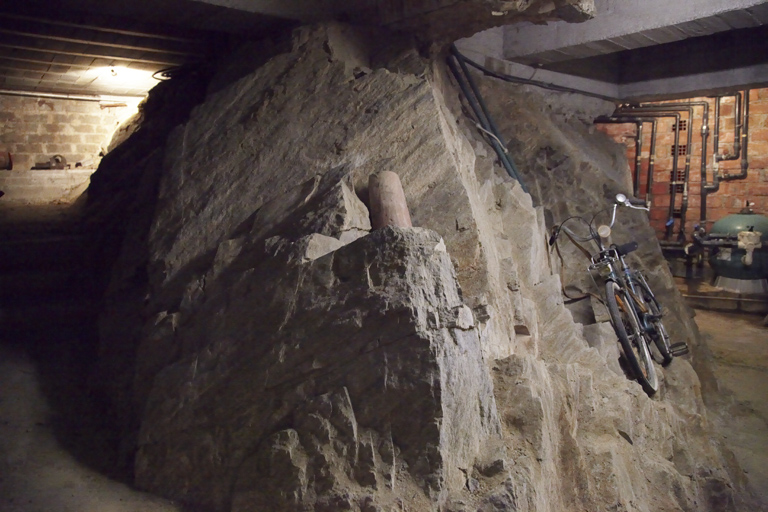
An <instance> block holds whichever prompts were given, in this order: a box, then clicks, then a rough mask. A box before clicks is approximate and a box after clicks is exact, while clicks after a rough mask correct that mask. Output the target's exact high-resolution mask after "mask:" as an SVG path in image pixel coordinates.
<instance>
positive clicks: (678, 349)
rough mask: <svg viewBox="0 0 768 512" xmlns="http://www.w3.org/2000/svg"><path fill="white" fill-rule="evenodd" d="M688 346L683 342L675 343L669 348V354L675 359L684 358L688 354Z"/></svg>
mask: <svg viewBox="0 0 768 512" xmlns="http://www.w3.org/2000/svg"><path fill="white" fill-rule="evenodd" d="M689 350H690V349H689V348H688V344H687V343H685V342H682V343H675V344H674V345H671V346H670V347H669V353H670V354H672V355H673V356H675V357H680V356H684V355H685V354H687V353H688V352H689Z"/></svg>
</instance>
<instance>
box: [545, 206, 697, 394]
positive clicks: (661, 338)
mask: <svg viewBox="0 0 768 512" xmlns="http://www.w3.org/2000/svg"><path fill="white" fill-rule="evenodd" d="M619 205H622V206H627V207H629V208H633V209H637V210H644V211H648V210H649V209H648V208H647V207H646V206H645V202H644V201H639V200H631V199H629V198H627V196H625V195H624V194H617V195H616V202H615V203H614V204H613V206H612V207H611V208H607V209H605V210H601V211H599V212H597V213H596V214H595V215H594V216H593V217H592V219H591V220H590V221H589V222H587V221H586V220H585V219H584V218H583V217H579V216H572V217H569V218H567V219H565V220H564V221H563V222H561V223H560V224H558V225H556V226H555V227H554V228H553V229H552V235H551V236H550V239H549V245H550V246H551V245H553V244H554V243H555V242H556V241H557V239H558V236H559V235H560V232H561V231H564V232H565V233H566V234H567V235H568V237H569V238H570V239H571V240H572V241H573V242H574V243H575V244H576V245H577V246H578V247H579V248H580V249H581V250H582V251H584V253H585V254H586V255H588V256H589V258H590V265H589V267H587V271H588V273H589V275H590V277H591V278H592V282H593V283H594V284H595V287H596V288H597V289H598V290H600V286H598V284H597V280H596V279H595V274H597V275H598V276H599V277H600V278H601V279H602V280H603V281H604V286H603V291H604V293H603V296H602V297H601V300H602V301H603V303H604V304H605V306H606V307H607V309H608V313H609V315H610V318H611V324H612V325H613V329H614V331H616V336H617V337H618V339H619V343H620V345H621V348H622V352H623V353H624V359H625V360H626V362H627V364H628V365H629V368H630V370H631V372H632V374H633V375H634V377H635V379H636V380H637V381H638V382H639V383H640V385H641V386H642V387H643V390H644V391H645V392H646V393H647V394H648V395H649V396H652V395H653V394H654V393H656V392H657V391H658V389H659V379H658V375H657V374H656V368H655V366H654V364H653V360H654V359H655V360H656V361H657V362H659V363H660V364H661V365H662V366H667V365H669V364H670V363H671V362H672V358H673V357H677V356H681V355H684V354H687V353H688V345H687V344H686V343H685V342H682V343H675V344H670V339H669V335H668V334H667V330H666V328H665V327H664V323H663V322H662V316H663V313H662V307H661V304H660V303H659V301H658V300H657V299H656V296H655V295H654V293H653V292H652V291H651V287H650V286H649V285H648V281H647V280H646V278H645V276H644V275H643V273H642V272H640V271H639V270H634V269H632V268H631V267H630V266H629V265H628V264H627V262H626V260H625V257H626V256H627V255H628V254H630V253H631V252H632V251H634V250H636V249H637V247H638V244H637V242H629V243H626V244H623V245H616V244H613V243H611V241H610V236H611V228H613V225H614V223H615V222H616V210H617V208H618V206H619ZM608 210H612V212H611V222H610V224H609V225H605V224H603V225H600V226H599V227H597V228H595V219H596V218H597V216H598V215H600V214H601V213H604V212H607V211H608ZM571 220H579V221H581V222H582V223H584V224H586V225H587V227H588V228H589V236H586V237H583V236H579V235H577V234H576V233H574V232H573V231H572V230H570V229H568V228H567V227H566V226H565V224H566V223H567V222H569V221H571ZM590 241H594V242H595V243H596V244H597V246H598V251H597V252H596V253H594V254H590V253H589V251H587V250H586V249H584V248H583V247H582V246H581V245H579V244H578V242H590ZM649 339H650V340H651V341H653V343H654V345H655V347H656V348H657V349H658V352H659V354H660V357H657V356H655V355H652V350H651V344H650V341H649Z"/></svg>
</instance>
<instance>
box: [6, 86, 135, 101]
mask: <svg viewBox="0 0 768 512" xmlns="http://www.w3.org/2000/svg"><path fill="white" fill-rule="evenodd" d="M0 95H6V96H29V97H32V98H52V99H57V100H75V101H114V102H124V101H136V100H137V99H141V98H143V97H144V96H101V95H96V94H94V95H89V94H65V93H57V92H35V91H16V90H13V89H0Z"/></svg>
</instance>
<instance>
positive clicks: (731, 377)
mask: <svg viewBox="0 0 768 512" xmlns="http://www.w3.org/2000/svg"><path fill="white" fill-rule="evenodd" d="M763 318H764V317H763V316H762V315H756V314H744V313H720V312H714V311H705V310H696V323H697V324H698V326H699V329H700V330H701V333H702V334H703V335H704V341H705V342H706V343H707V345H708V346H709V348H710V350H711V352H712V355H713V356H714V360H715V366H714V368H713V370H714V373H715V376H716V378H717V380H718V382H719V384H720V387H721V389H722V390H723V391H724V393H725V394H728V393H730V394H732V396H733V398H734V399H735V401H736V402H735V403H734V404H731V405H724V406H723V408H721V409H720V410H718V411H714V412H715V413H716V414H715V415H714V416H715V417H714V418H712V420H713V421H714V422H715V424H716V425H718V427H719V429H720V431H721V433H722V434H723V436H724V437H725V439H726V442H727V444H728V445H729V447H730V448H731V450H732V451H733V453H734V455H735V456H736V459H737V460H738V461H739V464H740V465H741V466H742V468H743V469H744V471H745V473H746V476H747V478H748V479H749V483H750V486H751V488H752V490H753V492H755V494H756V495H757V496H758V498H759V499H760V502H761V503H763V504H765V505H766V506H768V327H765V326H763V325H762V323H763ZM721 403H723V404H727V401H725V400H722V401H721Z"/></svg>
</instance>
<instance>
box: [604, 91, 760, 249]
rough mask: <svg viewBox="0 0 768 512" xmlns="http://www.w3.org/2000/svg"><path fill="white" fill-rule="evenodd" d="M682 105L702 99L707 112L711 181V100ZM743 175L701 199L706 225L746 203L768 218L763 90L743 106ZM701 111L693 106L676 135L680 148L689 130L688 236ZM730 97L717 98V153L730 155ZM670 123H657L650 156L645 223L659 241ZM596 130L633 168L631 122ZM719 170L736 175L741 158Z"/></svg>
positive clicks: (646, 130) (646, 131)
mask: <svg viewBox="0 0 768 512" xmlns="http://www.w3.org/2000/svg"><path fill="white" fill-rule="evenodd" d="M680 101H681V102H682V101H707V102H708V103H709V105H710V109H709V128H710V134H709V138H708V140H707V155H706V159H707V160H706V161H707V180H708V181H709V182H711V181H712V161H713V134H714V118H715V116H714V112H715V109H714V100H713V99H711V98H691V99H690V100H680ZM749 105H750V106H749V109H750V112H749V144H748V148H749V150H748V154H747V155H748V157H749V171H748V177H747V178H746V179H744V180H736V181H727V182H721V184H720V190H719V191H718V192H716V193H714V194H709V195H708V196H707V212H706V226H707V229H709V227H711V226H712V223H713V222H715V221H717V220H719V219H721V218H722V217H725V216H726V215H729V214H731V213H737V212H738V211H739V210H740V209H741V208H742V207H743V206H744V204H745V201H746V200H749V201H750V202H754V203H755V206H754V209H755V211H756V212H758V213H762V214H768V89H754V90H752V91H751V93H750V104H749ZM702 114H703V108H702V107H695V108H694V117H693V123H692V124H693V126H690V124H691V123H690V122H687V123H686V124H687V125H688V126H686V130H681V131H680V144H686V142H687V136H688V132H687V130H690V129H693V132H692V144H691V148H690V154H691V166H690V177H689V201H688V214H687V216H686V219H687V221H686V233H687V234H688V235H690V233H691V230H692V227H693V225H694V224H697V223H699V217H700V205H701V196H700V193H701V150H702V139H701V126H702ZM735 114H736V109H735V102H734V98H733V97H730V98H723V100H722V101H721V108H720V116H721V119H720V153H721V154H728V153H730V152H732V151H733V138H734V123H735ZM680 118H681V120H685V121H688V113H687V111H682V112H681V117H680ZM674 123H675V121H674V120H673V119H668V118H663V119H659V120H658V128H657V132H658V134H657V137H656V151H655V158H654V162H655V165H654V173H653V182H654V185H653V187H652V192H653V194H652V196H653V206H652V208H651V212H650V217H651V223H652V225H653V226H654V228H655V229H656V232H657V234H658V236H659V238H660V239H663V238H664V234H665V231H666V227H665V224H666V222H667V221H668V219H669V204H670V181H671V178H672V165H673V159H672V153H671V150H672V145H673V144H674V136H675V133H674V130H673V127H674ZM598 129H600V130H601V131H603V132H605V133H607V134H608V135H609V136H610V137H612V138H613V139H614V140H615V141H617V142H620V143H624V144H626V146H627V158H628V161H629V164H630V165H629V167H630V169H634V162H635V137H636V131H637V127H636V125H634V124H601V125H598ZM650 132H651V125H650V123H646V124H644V126H643V145H642V150H641V151H642V155H641V156H642V166H641V171H640V173H641V175H640V178H641V183H642V185H641V189H640V196H641V197H644V194H645V183H646V179H647V173H648V164H649V157H650V145H651V137H650ZM719 165H720V172H721V173H727V174H734V173H738V172H740V171H741V158H739V159H738V160H730V161H723V162H720V164H719ZM684 168H685V156H681V157H679V160H678V169H679V170H680V171H683V169H684ZM681 200H682V194H681V193H678V194H677V198H676V201H675V203H676V204H675V207H676V208H679V207H680V201H681ZM678 230H679V220H675V225H674V231H675V233H677V231H678Z"/></svg>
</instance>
